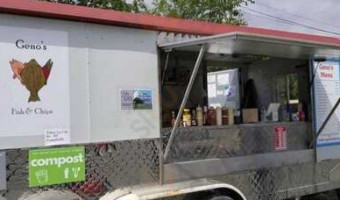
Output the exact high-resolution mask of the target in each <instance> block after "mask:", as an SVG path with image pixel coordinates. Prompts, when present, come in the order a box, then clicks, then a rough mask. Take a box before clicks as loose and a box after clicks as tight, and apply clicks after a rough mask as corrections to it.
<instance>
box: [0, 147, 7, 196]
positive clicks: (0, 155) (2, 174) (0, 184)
mask: <svg viewBox="0 0 340 200" xmlns="http://www.w3.org/2000/svg"><path fill="white" fill-rule="evenodd" d="M6 180H7V179H6V153H5V152H3V151H0V190H5V189H6Z"/></svg>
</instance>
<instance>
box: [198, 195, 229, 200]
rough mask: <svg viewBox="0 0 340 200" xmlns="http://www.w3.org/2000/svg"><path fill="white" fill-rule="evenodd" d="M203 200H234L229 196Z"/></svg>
mask: <svg viewBox="0 0 340 200" xmlns="http://www.w3.org/2000/svg"><path fill="white" fill-rule="evenodd" d="M203 200H234V199H233V198H231V197H228V196H223V195H218V196H210V197H207V198H205V199H203Z"/></svg>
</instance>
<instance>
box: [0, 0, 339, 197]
mask: <svg viewBox="0 0 340 200" xmlns="http://www.w3.org/2000/svg"><path fill="white" fill-rule="evenodd" d="M0 52H1V54H0V66H1V67H0V94H1V98H0V110H1V112H0V199H1V200H2V198H3V199H8V200H14V199H22V200H24V199H25V200H29V199H35V200H42V199H65V200H69V199H70V200H71V199H103V200H114V199H187V200H190V199H197V200H245V199H247V200H256V199H259V200H262V199H264V200H267V199H268V200H280V199H288V198H296V199H298V198H300V197H303V196H305V195H311V194H316V193H321V192H326V191H333V190H337V189H338V188H340V185H339V184H340V165H339V163H340V160H339V159H340V119H339V115H340V113H339V111H340V110H339V108H338V105H339V102H340V101H339V97H340V89H339V86H340V83H339V81H340V79H339V77H340V75H339V71H340V61H339V59H340V39H337V38H331V37H324V36H315V35H307V34H300V33H291V32H283V31H276V30H267V29H259V28H251V27H237V26H230V25H219V24H211V23H203V22H194V21H185V20H179V19H169V18H163V17H155V16H148V15H138V14H130V13H121V12H116V11H109V10H101V9H93V8H86V7H79V6H71V5H63V4H56V3H47V2H37V1H28V0H2V1H0ZM250 80H251V81H250ZM249 82H252V83H249ZM247 85H248V86H249V85H250V86H249V87H248V86H247ZM254 88H255V89H254ZM250 94H251V95H250ZM249 99H251V100H249ZM198 105H200V106H202V107H203V106H209V107H223V106H226V107H228V112H229V118H228V120H227V122H224V121H223V124H219V123H217V124H216V123H215V124H214V123H210V124H209V123H208V122H207V124H206V123H205V124H204V126H190V127H188V126H186V127H183V122H182V120H185V119H184V117H183V119H182V116H183V112H184V110H188V108H191V110H195V108H196V107H198ZM282 105H284V106H282ZM275 106H279V107H281V108H280V112H278V113H276V110H275ZM248 108H251V112H252V114H251V117H250V114H247V112H250V111H249V110H247V109H248ZM266 109H267V112H264V113H263V110H266ZM297 109H298V111H296V110H297ZM211 110H213V111H214V109H209V112H208V113H207V115H205V120H207V119H208V118H209V119H210V117H213V118H214V117H216V116H217V114H216V113H215V114H214V115H211V113H214V112H217V110H218V108H216V110H215V111H214V112H211V113H210V111H211ZM254 110H255V114H254ZM261 111H262V112H261ZM287 111H288V113H287ZM185 112H188V111H185ZM230 112H231V113H233V114H230ZM301 112H302V113H303V117H302V115H301ZM173 113H175V115H173ZM209 113H210V114H209ZM275 113H276V114H275ZM186 114H187V113H186ZM248 115H249V116H248ZM258 115H260V116H258ZM267 115H268V116H267ZM276 115H278V116H279V117H275V116H276ZM193 116H194V115H192V119H194V117H193ZM230 116H232V117H230ZM263 116H266V117H263ZM285 116H287V117H285ZM261 117H262V118H261ZM214 119H215V118H214ZM221 119H223V118H221ZM208 121H209V120H208ZM210 122H213V121H210ZM215 122H216V121H215ZM190 123H191V122H190ZM220 123H222V122H220ZM184 124H185V122H184Z"/></svg>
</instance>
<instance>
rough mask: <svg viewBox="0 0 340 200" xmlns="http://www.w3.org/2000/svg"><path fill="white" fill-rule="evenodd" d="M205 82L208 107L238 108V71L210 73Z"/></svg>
mask: <svg viewBox="0 0 340 200" xmlns="http://www.w3.org/2000/svg"><path fill="white" fill-rule="evenodd" d="M207 80H208V103H209V106H212V107H223V106H226V107H229V108H234V109H237V110H238V109H239V108H240V92H239V79H238V69H231V70H224V71H217V72H210V73H208V77H207Z"/></svg>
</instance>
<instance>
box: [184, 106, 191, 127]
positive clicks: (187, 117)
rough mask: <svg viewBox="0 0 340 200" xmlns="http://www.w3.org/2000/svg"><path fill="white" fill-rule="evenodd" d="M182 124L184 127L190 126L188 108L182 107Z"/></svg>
mask: <svg viewBox="0 0 340 200" xmlns="http://www.w3.org/2000/svg"><path fill="white" fill-rule="evenodd" d="M183 126H184V127H188V126H191V113H190V109H184V112H183Z"/></svg>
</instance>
